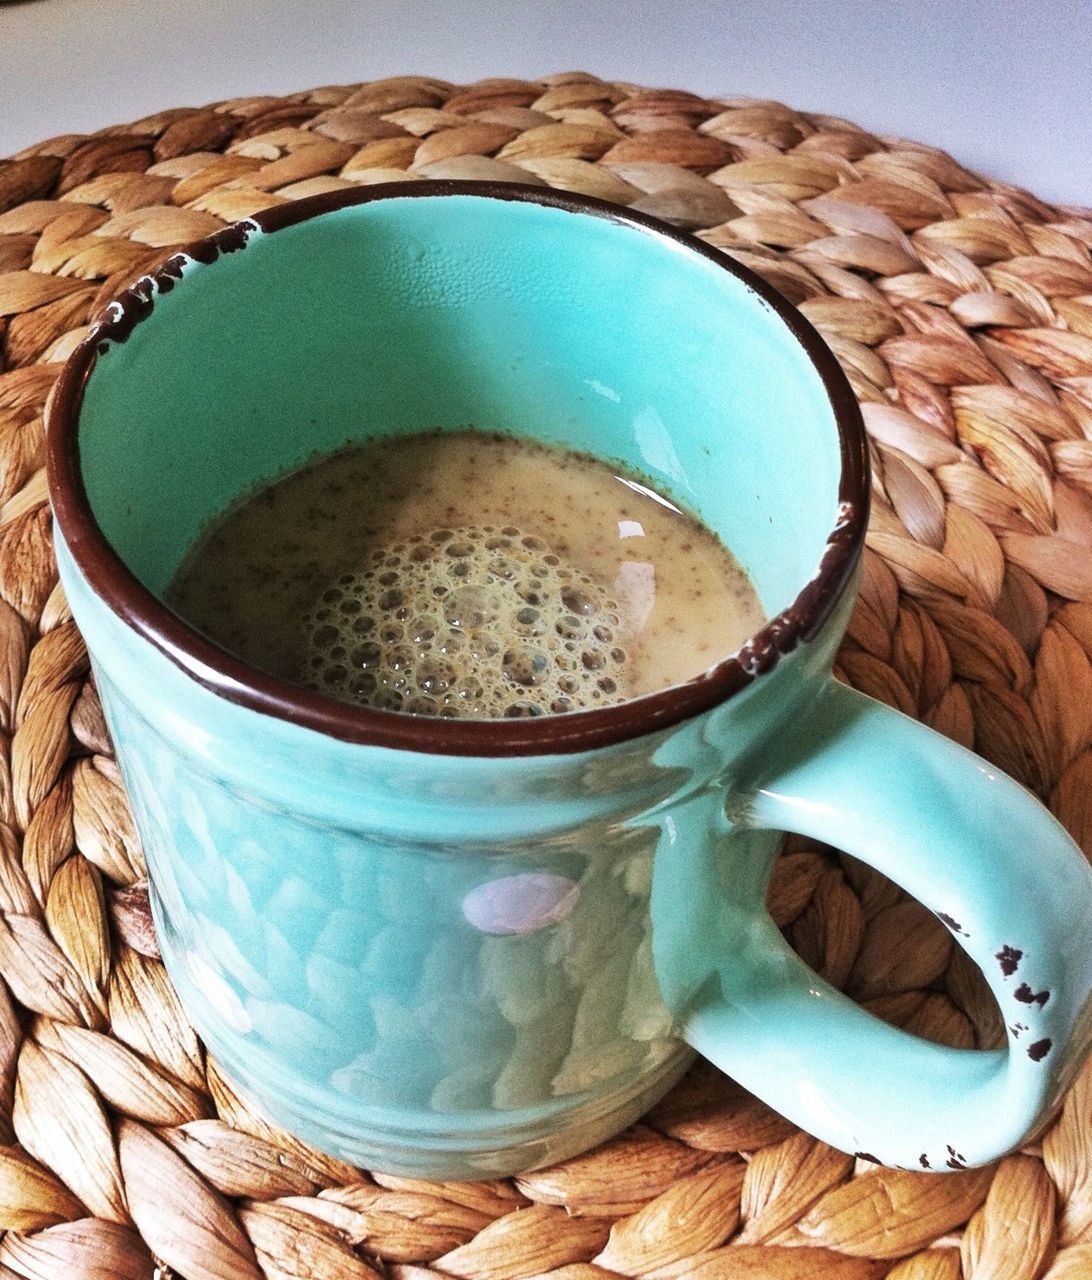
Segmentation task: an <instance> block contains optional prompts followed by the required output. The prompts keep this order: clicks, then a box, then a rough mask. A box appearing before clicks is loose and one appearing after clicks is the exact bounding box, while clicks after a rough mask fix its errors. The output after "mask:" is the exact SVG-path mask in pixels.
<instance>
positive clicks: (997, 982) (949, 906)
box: [682, 678, 1092, 1170]
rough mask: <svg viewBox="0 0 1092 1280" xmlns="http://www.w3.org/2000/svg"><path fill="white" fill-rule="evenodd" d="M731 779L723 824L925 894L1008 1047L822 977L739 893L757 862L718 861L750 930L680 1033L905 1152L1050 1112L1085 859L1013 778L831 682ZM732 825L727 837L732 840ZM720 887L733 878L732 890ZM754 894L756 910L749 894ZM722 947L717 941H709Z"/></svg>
mask: <svg viewBox="0 0 1092 1280" xmlns="http://www.w3.org/2000/svg"><path fill="white" fill-rule="evenodd" d="M760 767H761V770H762V775H761V781H760V782H759V783H758V784H757V785H754V786H752V787H750V788H742V789H739V788H737V789H734V790H733V791H732V793H731V794H730V796H729V797H728V801H727V804H726V805H723V806H722V807H721V808H720V813H721V814H722V815H723V817H722V819H721V821H722V823H723V832H724V834H725V835H726V836H727V838H728V839H729V840H733V837H734V836H735V837H740V838H739V839H738V845H739V848H740V849H742V850H744V851H745V850H746V849H747V847H748V844H747V838H746V837H747V834H748V832H749V831H760V830H763V831H770V830H776V831H793V832H796V833H798V834H800V835H805V836H812V837H815V838H816V839H818V840H821V841H823V842H825V843H829V844H833V845H835V846H836V847H838V848H840V849H844V850H845V851H846V852H847V853H850V854H852V855H853V856H854V857H857V858H859V859H861V860H862V861H863V862H865V863H867V864H868V865H869V866H871V867H874V868H875V869H876V870H877V871H880V872H882V873H883V874H884V875H885V876H888V877H890V879H892V880H894V881H896V882H897V883H898V884H900V885H901V886H902V887H903V888H904V889H905V890H906V891H907V892H908V893H910V894H912V895H913V896H914V897H916V898H917V899H918V900H919V901H920V902H922V903H923V904H924V905H925V906H926V907H928V908H929V909H930V910H932V911H933V912H934V913H935V914H936V915H937V916H938V917H939V918H940V919H941V920H942V921H943V923H944V924H945V925H946V926H947V927H948V929H949V930H950V931H951V932H952V934H954V936H955V938H956V940H957V941H958V942H959V943H960V945H962V946H963V947H964V948H965V949H966V951H967V953H968V954H969V956H970V957H971V958H972V959H973V960H974V961H975V962H976V963H977V964H978V966H979V968H980V969H981V970H982V972H983V973H984V975H985V977H986V979H987V981H988V983H989V985H990V987H991V989H992V991H993V993H994V996H995V997H996V999H997V1002H998V1005H999V1006H1000V1010H1001V1015H1002V1018H1003V1020H1004V1023H1005V1027H1006V1032H1007V1036H1008V1044H1007V1048H1006V1049H999V1050H979V1049H952V1048H948V1047H945V1046H941V1045H937V1044H933V1043H931V1042H928V1041H925V1040H922V1039H920V1038H918V1037H917V1036H913V1035H911V1034H909V1033H907V1032H904V1031H901V1030H898V1029H896V1028H893V1027H891V1026H888V1025H887V1024H885V1023H883V1022H881V1021H880V1020H879V1019H878V1018H876V1017H874V1016H872V1015H871V1014H869V1013H867V1012H865V1011H864V1010H863V1009H861V1008H860V1007H859V1006H857V1005H856V1004H854V1003H853V1001H851V1000H850V999H848V998H847V997H846V996H844V995H843V994H841V993H840V992H839V991H837V990H835V989H834V988H833V987H832V986H830V985H829V984H828V983H827V982H825V981H823V980H822V979H820V978H819V977H818V976H817V975H816V974H815V973H814V972H812V970H811V969H810V968H808V966H807V965H805V964H804V962H803V961H802V960H801V959H800V958H799V957H798V956H797V955H796V953H795V952H794V951H793V950H792V949H791V948H790V947H789V945H788V944H787V943H786V942H785V940H784V939H783V938H782V936H781V933H780V931H779V930H778V929H777V927H776V926H775V925H774V923H773V921H772V920H771V919H770V917H769V914H768V913H766V912H764V910H763V909H762V906H761V903H755V902H754V901H753V900H752V902H750V903H747V891H748V889H750V890H752V892H753V889H754V887H755V886H756V885H760V886H763V889H762V891H763V892H764V885H765V882H766V878H767V875H768V871H769V861H770V856H771V855H770V853H769V848H770V842H769V839H768V837H767V838H766V840H765V841H756V840H752V845H753V847H754V848H755V849H756V850H762V852H759V853H756V854H755V857H754V858H753V859H752V862H754V861H764V863H765V866H761V867H759V866H754V865H752V866H750V867H748V866H747V865H746V862H747V854H746V852H744V854H743V858H742V864H740V860H739V859H738V858H737V857H736V856H735V854H736V853H737V852H738V850H733V857H730V858H726V859H721V861H722V862H723V863H725V864H726V865H727V866H728V867H730V868H731V869H730V870H728V871H725V870H724V869H723V868H722V869H721V870H720V871H719V875H720V877H721V880H722V883H723V881H724V880H725V878H729V879H732V880H735V881H737V882H738V884H739V885H740V886H741V888H742V890H743V893H742V898H741V899H740V901H741V902H742V904H743V905H741V906H739V907H738V908H733V907H730V906H726V903H725V900H724V898H723V897H722V898H721V900H720V909H721V921H720V923H721V926H722V927H723V925H724V923H725V920H724V911H725V910H727V912H728V913H729V916H731V914H732V912H733V911H735V912H736V919H735V920H731V919H729V920H728V921H727V923H728V926H729V927H730V928H733V929H737V928H738V929H740V930H742V931H743V937H744V941H743V945H742V946H740V947H739V949H738V951H735V950H734V951H733V954H732V956H731V958H730V959H728V958H726V957H721V958H720V960H719V963H716V962H715V968H716V976H717V977H719V983H717V982H706V984H705V985H704V987H703V988H702V990H701V992H700V993H699V997H698V1000H697V1001H696V1002H695V1003H696V1007H693V1006H692V1009H691V1011H690V1012H689V1013H688V1014H687V1015H686V1017H685V1019H684V1021H683V1025H682V1034H683V1037H684V1038H685V1039H686V1040H687V1041H689V1043H690V1044H691V1045H692V1046H693V1047H694V1048H696V1049H697V1050H698V1051H699V1052H700V1053H702V1054H703V1055H704V1056H705V1057H707V1058H709V1059H711V1060H712V1061H713V1062H714V1063H716V1064H717V1065H718V1066H719V1067H721V1068H722V1069H723V1070H724V1071H726V1072H727V1073H728V1074H729V1075H731V1076H732V1077H733V1078H734V1079H736V1080H737V1081H739V1083H741V1084H742V1085H744V1087H746V1088H748V1089H750V1090H751V1091H752V1092H753V1093H755V1094H757V1095H758V1096H759V1097H761V1098H763V1099H764V1100H765V1101H766V1102H768V1103H769V1104H770V1105H771V1106H773V1107H774V1108H776V1109H777V1110H778V1111H780V1112H781V1113H782V1114H783V1115H785V1116H787V1117H788V1118H789V1119H791V1120H792V1121H793V1122H794V1123H796V1124H798V1125H800V1127H802V1128H804V1129H806V1130H808V1131H809V1132H811V1133H813V1134H815V1135H816V1136H818V1137H820V1138H822V1139H824V1140H825V1141H827V1142H829V1143H831V1144H832V1145H833V1146H836V1147H839V1148H841V1149H842V1150H845V1151H849V1152H853V1153H855V1154H857V1155H859V1156H861V1157H863V1158H866V1159H869V1160H876V1161H878V1162H880V1163H883V1164H888V1165H895V1166H899V1167H902V1168H912V1169H935V1170H946V1169H959V1168H965V1167H972V1166H976V1165H981V1164H985V1163H988V1162H989V1161H991V1160H993V1159H996V1158H997V1157H998V1156H1000V1155H1002V1154H1004V1153H1005V1152H1007V1151H1010V1150H1012V1149H1014V1148H1015V1147H1018V1146H1019V1145H1020V1144H1021V1143H1023V1142H1024V1141H1025V1140H1026V1139H1027V1138H1028V1137H1029V1135H1031V1134H1032V1133H1034V1131H1035V1130H1036V1128H1037V1127H1039V1126H1041V1125H1042V1123H1044V1121H1045V1120H1046V1118H1048V1117H1049V1114H1050V1112H1051V1111H1052V1110H1053V1109H1054V1107H1055V1106H1056V1105H1057V1104H1058V1103H1059V1102H1060V1101H1061V1098H1062V1095H1063V1092H1064V1090H1065V1087H1066V1085H1067V1084H1068V1083H1069V1081H1070V1080H1071V1079H1072V1077H1073V1075H1074V1074H1075V1072H1076V1070H1077V1068H1078V1067H1079V1065H1080V1061H1081V1058H1082V1056H1083V1051H1084V1050H1085V1049H1087V1047H1088V1043H1089V1039H1090V1038H1092V1037H1090V1033H1092V868H1090V867H1089V864H1088V863H1087V862H1086V860H1085V858H1084V856H1083V854H1082V853H1081V851H1080V849H1078V848H1077V846H1076V845H1075V844H1074V843H1073V841H1072V840H1071V839H1070V838H1069V836H1068V835H1067V834H1066V832H1065V830H1064V829H1063V828H1062V826H1061V825H1060V824H1059V823H1058V822H1057V821H1055V819H1054V818H1053V817H1052V816H1051V815H1050V814H1049V813H1048V812H1047V811H1046V809H1045V808H1043V807H1042V805H1040V804H1039V803H1038V801H1036V800H1035V799H1034V797H1033V796H1032V795H1031V794H1030V793H1029V792H1027V791H1025V790H1024V789H1023V788H1022V787H1021V786H1019V785H1018V784H1017V783H1016V782H1014V781H1013V780H1012V779H1011V778H1008V777H1007V776H1005V775H1004V774H1002V773H1000V772H999V771H998V770H997V769H995V768H994V767H993V766H991V765H990V764H988V763H987V762H986V761H984V760H982V759H981V758H979V757H978V756H976V755H974V754H972V753H971V752H969V751H967V750H965V749H964V748H962V747H960V746H957V745H956V744H955V743H953V742H950V741H949V740H948V739H946V738H943V737H941V735H940V734H938V733H935V732H933V731H932V730H931V729H928V728H926V727H925V726H923V725H921V724H918V723H917V722H915V721H913V720H911V719H909V718H908V717H906V716H904V715H902V714H900V713H899V712H897V711H893V710H891V709H890V708H888V707H886V706H884V705H882V704H881V703H879V702H876V701H874V700H873V699H872V698H869V697H867V696H865V695H864V694H861V693H859V692H857V691H856V690H853V689H850V688H847V687H846V686H844V685H842V684H839V683H837V682H836V681H835V680H833V679H832V678H829V679H827V680H825V682H824V684H823V686H822V687H821V689H820V691H819V693H818V696H817V697H816V701H815V705H814V706H813V708H812V709H811V710H810V711H809V712H808V714H806V715H805V716H804V717H802V723H800V724H799V727H798V728H795V729H790V730H789V731H788V732H787V733H786V734H785V735H784V736H783V737H782V738H781V739H780V740H779V742H778V743H777V745H776V746H775V747H774V758H773V760H772V761H771V759H770V757H769V756H765V757H764V758H763V760H762V762H761V766H760ZM734 842H735V841H734ZM729 896H732V897H734V894H733V893H732V892H731V889H730V891H729ZM756 908H757V909H756ZM713 946H714V951H715V943H713Z"/></svg>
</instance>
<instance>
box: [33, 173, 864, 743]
mask: <svg viewBox="0 0 1092 1280" xmlns="http://www.w3.org/2000/svg"><path fill="white" fill-rule="evenodd" d="M420 187H421V188H424V190H421V189H418V190H413V189H412V188H411V189H409V190H406V189H405V188H402V189H400V193H386V194H384V195H383V196H382V198H374V197H375V194H376V193H375V192H374V191H373V192H367V191H364V192H353V193H349V195H348V196H347V197H346V199H345V200H343V201H340V202H339V201H338V200H337V199H336V198H335V199H325V200H324V199H323V198H321V197H320V198H319V199H318V200H317V201H316V200H312V201H303V202H299V204H298V205H297V206H284V207H282V208H280V209H276V208H275V209H272V210H269V211H267V213H266V214H264V215H258V217H257V218H256V219H255V220H253V221H252V222H250V223H249V225H247V224H244V226H243V228H242V229H241V230H238V229H232V230H233V232H234V239H232V240H230V241H229V240H228V238H227V237H225V236H223V235H222V236H221V237H220V240H219V244H218V245H216V246H213V244H212V242H208V243H206V244H205V245H204V246H203V247H202V249H201V251H200V252H199V253H195V254H193V255H186V256H183V255H180V256H179V257H178V258H177V259H174V260H172V261H171V262H170V263H169V264H168V270H167V272H166V273H165V274H161V275H160V276H159V277H158V279H157V281H156V283H155V284H154V285H152V284H151V283H149V284H148V285H146V286H145V287H144V289H143V291H141V290H140V289H139V288H138V289H137V291H136V293H135V294H134V295H132V296H131V297H130V299H129V300H128V302H126V301H125V299H123V301H122V303H121V304H114V306H113V310H112V312H111V313H110V314H109V315H108V317H107V321H106V323H105V324H104V325H103V326H102V327H101V329H100V331H99V332H98V333H97V334H95V335H94V336H93V343H94V350H93V351H88V352H85V353H84V355H85V358H84V360H83V363H82V368H78V369H77V370H76V372H75V373H74V374H72V375H71V379H74V378H76V377H79V385H78V387H72V386H70V387H69V388H68V393H67V394H68V401H67V403H66V401H65V397H66V391H65V388H64V387H63V386H62V391H61V396H60V400H61V406H60V410H59V415H60V417H61V418H62V423H61V426H60V430H61V431H62V432H63V431H65V430H66V429H67V430H70V431H72V432H74V433H75V437H74V445H75V449H76V456H77V457H78V471H77V472H76V473H75V476H74V484H75V486H76V487H79V486H81V485H82V487H83V489H84V491H85V497H84V495H77V496H78V497H79V499H80V501H81V502H84V501H85V503H86V507H87V509H88V510H89V514H90V516H91V521H92V523H93V525H94V526H96V527H97V532H98V534H99V535H101V537H102V538H104V539H105V543H106V544H107V547H108V549H109V552H110V553H112V555H113V556H114V557H115V558H116V559H117V560H119V561H120V563H121V566H122V567H123V570H124V571H127V573H128V574H131V575H132V576H133V577H135V579H136V581H137V583H139V584H140V585H141V586H142V587H143V588H144V589H146V591H147V592H148V593H150V594H151V596H152V597H154V598H155V600H156V601H158V602H160V605H161V601H162V595H163V592H164V591H165V589H166V588H167V586H168V584H169V583H170V581H171V579H172V577H173V576H174V574H175V573H176V571H177V569H178V567H179V565H180V563H181V561H182V560H183V558H184V557H185V555H186V553H187V551H188V550H189V549H190V547H191V546H192V545H193V543H194V541H195V540H196V539H197V537H198V536H199V535H200V533H201V532H202V531H203V530H204V529H205V528H206V527H207V525H208V523H209V522H210V521H212V520H214V519H215V518H216V517H217V516H218V515H220V514H221V513H222V512H223V511H224V510H225V508H227V507H228V506H229V505H230V504H231V503H232V502H234V501H235V500H237V499H238V498H239V497H240V496H242V495H245V494H247V493H248V492H249V491H251V490H253V489H254V488H256V487H257V486H259V485H261V484H263V483H265V482H268V481H269V480H271V479H273V478H275V477H277V476H279V475H281V474H283V473H284V472H286V471H289V470H292V469H295V468H297V467H299V466H300V465H302V464H303V463H305V462H306V461H307V460H308V459H309V458H311V457H312V456H313V455H316V454H322V453H326V452H329V451H331V450H334V449H337V448H340V447H343V446H345V445H347V444H351V443H354V442H357V441H362V440H370V439H375V438H377V437H383V436H390V435H398V434H402V433H409V432H420V431H424V430H430V431H431V430H445V431H446V430H459V429H465V428H468V427H473V428H477V429H480V430H484V431H491V432H501V433H505V434H514V435H518V436H522V437H528V438H532V439H535V440H538V441H541V442H544V443H547V444H553V445H558V446H562V447H564V448H568V449H575V450H580V451H586V452H589V453H591V454H593V455H595V456H596V457H598V458H600V459H602V460H604V461H607V462H610V463H617V464H620V465H621V466H622V467H624V468H625V469H626V470H628V471H629V472H630V473H634V474H636V476H637V477H638V478H640V479H643V480H644V481H645V482H646V483H647V484H649V485H650V486H651V487H652V488H653V489H654V490H656V491H657V492H658V493H661V494H663V495H665V496H666V497H668V498H670V499H671V500H673V501H674V502H676V503H677V504H678V505H679V506H680V507H682V508H684V509H686V510H688V511H689V512H691V513H692V514H694V515H696V516H697V517H698V518H699V519H700V520H701V521H702V522H703V523H704V524H705V525H706V526H707V527H708V528H710V529H712V530H713V531H714V532H715V533H716V534H717V535H718V536H719V537H720V538H721V540H722V541H723V542H724V543H725V545H726V546H727V547H728V548H729V549H730V550H731V551H732V552H733V554H734V555H735V556H736V558H737V560H738V561H739V562H740V564H741V565H742V566H743V568H744V569H745V570H746V572H747V573H748V575H749V576H750V578H751V580H752V582H753V583H754V585H755V587H756V589H757V591H758V594H759V597H760V599H761V601H762V604H763V607H764V609H765V612H766V614H767V616H768V617H770V618H775V617H776V616H777V615H780V614H782V612H783V611H786V610H791V608H792V607H793V605H794V602H797V601H798V598H799V597H800V596H801V593H802V592H805V590H806V588H808V587H809V584H814V582H815V580H816V578H817V575H820V570H821V562H824V557H826V559H827V561H829V559H830V555H829V552H830V544H831V536H832V530H834V529H835V527H836V526H838V524H839V521H840V519H841V520H842V522H843V524H844V518H845V504H846V497H847V485H848V488H849V490H852V491H853V492H852V497H853V499H854V501H855V502H856V510H855V513H854V515H853V519H854V521H855V522H856V526H857V527H856V529H855V538H856V540H857V541H859V537H858V536H857V535H859V534H860V533H862V532H863V522H864V511H863V508H864V505H865V503H866V500H867V489H866V487H865V484H864V480H863V476H864V474H865V472H864V468H863V464H862V458H863V433H862V432H861V430H860V426H859V416H858V415H857V411H856V405H855V403H854V401H853V398H852V395H851V393H850V392H849V388H848V386H847V385H846V384H845V380H844V378H843V376H842V375H841V373H840V371H839V370H838V369H837V366H836V364H835V362H834V360H833V358H832V357H831V356H830V354H829V352H827V351H826V349H825V348H823V347H822V344H821V343H820V342H819V341H818V339H817V338H816V336H815V335H814V333H812V331H811V330H810V329H809V328H808V326H807V325H806V324H805V323H804V322H803V321H802V320H801V319H800V318H799V317H798V316H797V315H796V313H795V312H793V311H792V310H791V308H789V307H788V306H787V305H786V304H785V303H784V302H783V301H782V300H780V299H779V298H778V297H777V295H775V294H774V293H773V291H772V290H770V289H769V288H768V287H766V286H764V285H762V284H761V282H759V281H757V280H756V279H755V278H754V277H749V276H747V274H746V273H741V272H739V271H738V270H736V269H735V268H734V267H729V266H728V265H727V264H726V262H725V260H724V259H723V258H722V257H721V256H720V255H718V254H716V253H715V251H713V250H711V249H708V248H707V247H706V246H703V245H701V244H700V243H699V242H697V241H693V240H690V239H689V237H685V236H681V235H679V234H678V233H675V232H672V231H670V230H668V229H667V228H664V227H662V226H660V225H659V224H655V223H653V222H651V220H647V219H641V218H639V217H636V216H634V215H629V214H626V213H624V211H620V210H617V209H614V208H613V207H611V206H607V205H598V204H597V203H596V202H580V201H574V200H572V199H571V198H568V197H563V196H559V195H556V194H549V193H546V194H544V193H542V192H537V191H531V190H530V189H527V190H522V189H519V188H510V189H507V190H505V189H503V188H497V189H493V190H491V191H488V192H481V191H477V190H468V189H466V188H465V187H463V188H454V189H452V188H450V187H445V186H444V185H443V184H435V185H434V186H433V184H420ZM429 187H432V190H429V189H428V188H429ZM336 194H337V195H342V194H343V193H336ZM339 203H340V207H338V205H339ZM227 249H241V251H237V252H227V251H225V250H227ZM199 258H202V259H204V260H203V261H202V260H198V259H199ZM127 307H128V308H129V310H128V311H127V309H126V308H127ZM134 307H135V308H137V310H138V311H139V313H140V314H139V322H134V317H133V314H132V309H133V308H134ZM74 364H76V365H79V364H80V362H79V360H74ZM71 379H70V380H71ZM62 382H63V380H62ZM81 392H82V400H81V398H80V393H81ZM66 417H67V418H70V419H72V421H70V422H68V423H67V426H66V424H65V422H64V419H65V418H66ZM60 447H61V448H62V449H63V448H64V446H63V444H62V445H61V446H60ZM60 470H62V469H61V468H55V469H54V472H55V474H54V477H53V478H54V481H55V504H56V505H57V506H58V516H59V520H60V525H61V529H62V532H65V525H66V510H67V504H66V502H65V501H64V498H65V495H64V493H63V492H62V494H61V498H62V501H61V502H60V503H57V493H56V490H57V489H61V490H63V489H64V477H63V476H62V477H61V479H60V482H59V483H57V482H56V480H57V475H58V474H59V473H60ZM850 473H852V474H850ZM362 500H363V501H366V495H362ZM69 541H70V542H71V541H72V540H71V538H70V539H69ZM855 554H856V549H854V553H853V556H852V557H851V558H854V559H855ZM77 558H78V555H77ZM842 558H843V559H845V558H846V557H845V556H843V557H842ZM851 567H852V565H851V564H850V565H848V567H847V566H846V565H842V566H840V572H841V575H842V577H843V578H845V577H846V576H848V572H849V569H850V568H851ZM828 572H829V565H828ZM836 585H837V584H836ZM828 594H830V593H828ZM164 612H165V609H164ZM814 621H815V620H814V619H810V620H808V619H804V620H803V622H805V623H808V622H814ZM729 656H730V655H728V654H725V655H724V658H726V659H727V658H728V657H729ZM655 696H659V695H655ZM354 710H355V709H354ZM371 714H372V715H373V716H374V715H384V713H371ZM606 714H609V712H591V713H576V714H575V717H573V716H569V717H564V718H565V719H567V720H569V719H573V718H580V717H581V716H582V715H596V716H602V715H606ZM434 727H436V728H439V729H441V731H445V730H446V729H447V727H448V726H447V725H446V724H445V725H443V726H434Z"/></svg>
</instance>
